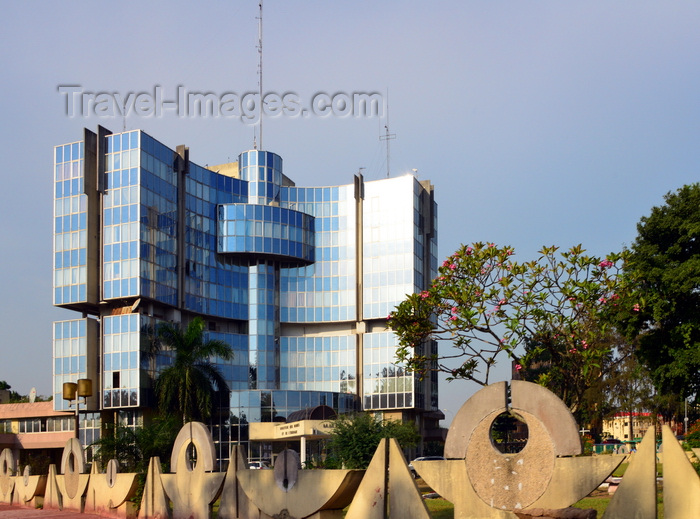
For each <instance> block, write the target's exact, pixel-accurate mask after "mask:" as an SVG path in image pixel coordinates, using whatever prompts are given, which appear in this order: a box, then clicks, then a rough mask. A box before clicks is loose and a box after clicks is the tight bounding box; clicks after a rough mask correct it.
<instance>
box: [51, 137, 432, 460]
mask: <svg viewBox="0 0 700 519" xmlns="http://www.w3.org/2000/svg"><path fill="white" fill-rule="evenodd" d="M54 171H55V174H54V182H55V203H54V222H55V233H54V303H55V304H56V305H57V306H63V307H66V308H70V309H73V310H76V311H78V312H81V313H82V314H83V318H82V319H76V320H74V321H64V322H60V323H55V325H54V396H55V398H54V402H55V405H56V407H57V408H64V407H65V405H66V404H65V403H64V402H63V401H62V399H61V395H60V391H61V385H62V383H63V382H66V381H73V380H75V379H77V378H84V377H86V376H88V377H90V378H93V380H94V385H95V387H96V389H97V394H96V396H95V397H94V399H93V401H92V403H91V406H90V410H91V411H94V412H96V413H97V412H100V411H107V410H110V412H113V411H115V410H116V411H119V412H122V413H132V414H130V415H129V416H134V415H133V413H134V412H139V410H143V409H144V408H148V407H151V406H153V405H154V401H153V400H154V399H153V391H152V387H153V380H154V377H155V376H157V373H158V371H159V370H160V369H162V368H163V367H164V366H167V365H168V363H169V362H170V358H169V356H168V354H167V352H166V353H164V354H162V355H160V356H159V357H158V358H156V359H152V358H151V357H150V356H148V355H147V354H146V353H147V351H148V348H149V341H150V340H151V338H150V336H149V334H150V333H152V330H153V328H154V327H155V326H157V323H158V322H160V321H173V322H185V323H186V322H188V321H189V320H191V319H192V318H194V317H195V316H202V317H203V318H204V319H205V320H206V322H207V326H208V334H209V337H211V338H216V339H221V340H224V341H226V342H227V343H228V344H230V345H231V347H232V349H233V351H234V358H233V360H232V361H230V362H225V363H224V362H220V363H219V367H220V369H221V371H222V373H223V374H224V377H225V379H226V380H227V381H228V383H229V386H230V388H231V390H232V393H231V397H230V401H226V402H223V403H222V409H224V408H225V410H226V412H225V413H224V414H220V415H219V417H218V418H217V420H216V421H215V422H214V423H212V424H210V425H211V427H212V430H213V431H216V434H215V435H216V437H217V438H218V440H217V442H219V445H218V448H219V449H220V452H221V455H222V457H226V456H227V452H228V450H227V448H226V447H227V445H228V443H230V442H239V441H241V442H245V441H247V432H246V431H247V429H246V427H245V426H244V425H245V424H246V423H250V422H251V421H253V422H254V421H272V420H281V419H283V418H285V417H286V416H288V415H289V414H290V413H292V412H294V411H298V410H301V409H304V408H307V407H310V406H314V405H324V404H325V405H330V406H332V407H334V408H335V409H336V410H337V411H338V412H348V411H352V410H359V409H365V410H374V411H384V412H390V411H397V412H406V413H409V414H408V415H406V416H407V417H408V418H410V419H413V418H412V417H415V416H420V415H421V413H426V412H430V411H435V410H437V409H438V407H437V386H436V382H437V381H436V380H435V381H428V382H426V381H418V380H417V379H415V377H414V376H413V375H412V374H409V373H407V372H406V371H405V370H404V369H403V367H402V366H401V365H400V364H397V363H396V362H395V350H396V347H397V343H396V338H395V337H394V335H393V333H391V332H390V331H389V330H387V329H386V326H385V319H386V315H387V314H388V313H389V312H390V311H391V310H392V309H393V308H394V306H396V305H397V304H398V303H399V302H400V301H402V300H403V299H404V297H405V295H406V294H407V293H411V292H414V291H419V290H422V289H423V288H425V287H426V286H427V285H428V283H429V282H430V280H431V279H432V277H433V276H434V274H435V271H436V268H437V259H436V256H435V253H436V246H437V231H436V226H437V211H436V204H435V202H434V200H433V192H432V186H430V184H429V183H426V182H419V181H418V180H417V179H416V178H414V177H413V176H410V175H407V176H404V177H398V178H391V179H385V180H377V181H372V182H364V180H363V179H362V177H355V179H354V184H350V185H344V186H329V187H309V188H304V187H296V186H294V184H293V182H292V181H291V180H290V179H289V178H287V177H286V176H285V175H284V174H283V171H282V159H281V158H280V157H279V156H278V155H276V154H274V153H270V152H265V151H260V150H250V151H246V152H244V153H242V154H241V155H240V156H239V157H238V161H237V162H235V163H230V164H224V165H221V166H214V167H211V168H204V167H201V166H198V165H197V164H194V163H192V162H190V161H189V150H188V149H187V148H185V147H184V146H178V147H177V148H176V149H171V148H168V147H167V146H165V145H163V144H162V143H160V142H158V141H157V140H155V139H153V138H152V137H151V136H149V135H148V134H146V133H144V132H141V131H130V132H124V133H120V134H110V133H109V132H108V131H107V130H105V129H103V128H100V129H99V131H98V133H97V134H95V133H92V132H90V131H89V130H85V136H84V139H83V141H81V142H76V143H71V144H67V145H61V146H57V147H56V148H55V168H54ZM411 413H413V414H411ZM132 421H133V420H132Z"/></svg>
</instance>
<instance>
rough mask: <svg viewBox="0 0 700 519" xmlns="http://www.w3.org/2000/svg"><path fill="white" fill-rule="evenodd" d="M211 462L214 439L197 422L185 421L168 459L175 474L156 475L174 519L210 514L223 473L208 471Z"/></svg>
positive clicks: (210, 469) (199, 517)
mask: <svg viewBox="0 0 700 519" xmlns="http://www.w3.org/2000/svg"><path fill="white" fill-rule="evenodd" d="M193 454H194V456H192V455H193ZM193 458H196V461H195V460H193ZM215 462H216V458H215V454H214V442H213V441H212V439H211V435H210V434H209V430H208V429H207V428H206V426H205V425H204V424H203V423H200V422H190V423H187V424H185V425H184V426H183V427H182V429H181V430H180V432H179V434H178V435H177V438H176V439H175V445H174V446H173V452H172V456H171V458H170V467H171V470H174V472H175V473H174V474H162V475H161V476H160V480H161V481H162V484H163V488H164V489H165V493H166V495H167V496H168V498H170V501H171V502H172V504H173V518H174V519H207V518H209V517H210V509H211V505H212V503H214V501H216V499H217V498H218V497H219V492H220V491H221V485H222V483H223V481H224V476H225V474H224V473H223V472H212V471H213V470H214V464H215ZM149 475H150V473H149ZM152 485H157V482H152Z"/></svg>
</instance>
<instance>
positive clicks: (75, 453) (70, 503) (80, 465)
mask: <svg viewBox="0 0 700 519" xmlns="http://www.w3.org/2000/svg"><path fill="white" fill-rule="evenodd" d="M89 480H90V474H85V454H84V452H83V447H82V446H81V445H80V442H79V441H78V439H77V438H71V439H70V440H68V441H67V442H66V446H65V447H64V448H63V457H62V458H61V475H58V476H55V482H56V484H57V485H58V490H59V492H60V494H61V497H60V508H61V509H62V510H76V511H79V512H82V511H83V509H84V501H83V496H84V495H85V490H86V489H87V485H88V481H89Z"/></svg>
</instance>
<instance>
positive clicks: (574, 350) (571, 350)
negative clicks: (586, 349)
mask: <svg viewBox="0 0 700 519" xmlns="http://www.w3.org/2000/svg"><path fill="white" fill-rule="evenodd" d="M577 352H578V350H577V349H576V348H571V349H570V350H569V353H577Z"/></svg>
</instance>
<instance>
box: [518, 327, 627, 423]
mask: <svg viewBox="0 0 700 519" xmlns="http://www.w3.org/2000/svg"><path fill="white" fill-rule="evenodd" d="M588 324H589V325H590V326H597V327H598V328H597V329H595V330H590V331H588V332H587V335H588V336H589V339H586V340H585V344H583V345H582V348H583V347H584V346H585V348H586V350H585V351H586V353H587V354H588V357H587V362H588V365H587V369H582V365H581V359H582V357H581V355H579V353H578V352H577V351H573V352H572V351H571V349H572V348H571V345H570V344H569V343H568V341H565V340H562V338H561V335H560V334H552V333H548V332H546V331H541V332H539V333H537V334H536V335H535V336H533V337H529V338H527V339H526V341H525V342H526V343H525V354H524V355H523V356H522V357H521V369H520V370H519V374H518V375H519V378H520V379H522V380H527V381H530V382H535V383H537V384H540V385H542V386H544V387H546V388H547V389H549V390H550V391H552V392H553V393H555V394H556V395H557V396H558V397H559V398H561V399H562V401H563V402H564V403H565V404H566V405H567V406H568V407H569V409H570V410H571V412H572V413H573V415H574V417H575V418H576V421H577V422H578V423H580V424H587V425H589V426H594V427H595V426H601V425H602V421H603V419H604V418H605V417H606V416H607V415H609V414H610V413H613V412H614V411H615V410H616V409H617V408H616V407H615V405H616V403H615V402H614V398H611V396H612V395H614V394H615V393H614V392H612V391H611V390H610V388H609V387H608V385H609V384H610V377H611V376H612V375H613V373H617V372H618V371H619V369H620V366H621V365H623V364H624V363H625V362H626V360H627V359H628V358H629V357H630V356H631V355H632V352H631V349H630V348H629V347H627V345H626V343H625V342H624V339H623V338H622V337H621V336H620V335H619V334H617V333H616V332H615V330H614V329H613V328H609V327H607V326H601V324H600V323H596V324H590V323H588ZM580 326H581V327H582V328H584V327H585V326H586V319H585V317H584V318H583V319H582V322H581V323H580Z"/></svg>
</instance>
